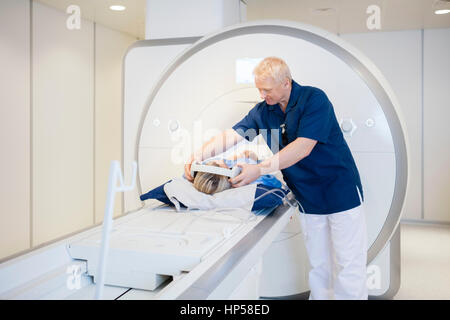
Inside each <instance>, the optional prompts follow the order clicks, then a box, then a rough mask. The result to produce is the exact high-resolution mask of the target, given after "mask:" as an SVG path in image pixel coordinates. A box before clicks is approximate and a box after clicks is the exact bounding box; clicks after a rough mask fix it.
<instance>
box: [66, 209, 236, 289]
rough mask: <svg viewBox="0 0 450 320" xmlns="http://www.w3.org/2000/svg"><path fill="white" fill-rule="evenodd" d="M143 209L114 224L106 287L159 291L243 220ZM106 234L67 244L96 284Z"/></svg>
mask: <svg viewBox="0 0 450 320" xmlns="http://www.w3.org/2000/svg"><path fill="white" fill-rule="evenodd" d="M143 211H144V212H143V213H141V214H139V213H137V214H136V215H137V216H136V217H135V218H133V219H129V220H127V221H125V222H122V223H120V224H117V225H114V226H113V228H112V231H111V235H110V243H109V251H108V256H107V265H106V274H105V284H108V285H114V286H121V287H127V288H135V289H144V290H154V289H156V288H157V287H158V286H159V285H160V284H161V283H163V282H164V281H166V280H167V279H168V278H169V277H170V276H176V275H179V274H180V273H181V272H183V271H191V270H192V269H193V268H194V267H195V266H196V265H198V264H199V263H200V262H201V261H202V258H203V257H205V255H207V254H208V253H209V252H211V251H213V250H214V248H215V247H217V246H218V245H219V244H220V243H221V242H222V241H223V240H225V239H226V238H228V237H229V236H230V235H232V234H234V233H235V232H236V230H237V229H238V227H239V226H240V225H242V219H239V218H236V217H235V216H231V215H223V214H219V213H215V212H210V211H193V212H178V213H177V212H174V211H169V210H168V209H167V208H166V209H159V210H155V209H154V210H150V209H143ZM101 236H102V234H101V230H99V231H98V232H96V233H94V234H91V235H90V236H88V237H86V238H84V239H81V240H79V241H76V242H73V243H70V244H69V245H67V249H68V251H69V254H70V255H71V257H72V258H74V259H79V260H85V261H87V274H88V275H90V276H93V277H94V282H96V278H97V269H98V264H99V257H100V248H101Z"/></svg>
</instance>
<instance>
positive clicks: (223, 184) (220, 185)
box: [194, 161, 231, 194]
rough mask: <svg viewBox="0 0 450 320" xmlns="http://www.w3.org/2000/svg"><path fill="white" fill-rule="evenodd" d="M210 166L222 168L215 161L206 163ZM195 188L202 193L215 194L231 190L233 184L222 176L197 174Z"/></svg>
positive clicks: (206, 173)
mask: <svg viewBox="0 0 450 320" xmlns="http://www.w3.org/2000/svg"><path fill="white" fill-rule="evenodd" d="M206 164H207V165H210V166H216V167H220V166H219V165H218V164H217V163H215V162H214V161H211V162H208V163H206ZM194 187H195V189H197V190H198V191H200V192H203V193H207V194H213V193H216V192H221V191H224V190H226V189H229V188H231V183H230V182H228V177H226V176H222V175H220V174H214V173H209V172H197V173H196V174H195V178H194Z"/></svg>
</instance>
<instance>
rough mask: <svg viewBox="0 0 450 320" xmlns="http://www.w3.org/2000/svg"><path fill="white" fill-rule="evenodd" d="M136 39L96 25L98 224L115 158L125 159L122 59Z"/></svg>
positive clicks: (118, 202)
mask: <svg viewBox="0 0 450 320" xmlns="http://www.w3.org/2000/svg"><path fill="white" fill-rule="evenodd" d="M135 41H136V39H135V38H133V37H130V36H129V35H127V34H125V33H122V32H118V31H115V30H112V29H109V28H106V27H103V26H101V25H98V24H96V26H95V48H96V49H95V222H96V223H97V222H101V221H103V216H104V210H105V203H106V192H107V188H108V175H109V167H110V165H111V161H112V160H118V161H120V162H121V161H122V61H123V57H124V55H125V52H126V51H127V49H128V47H129V46H130V45H131V44H132V43H133V42H135ZM121 165H122V170H123V164H122V163H121ZM125 169H126V170H128V169H129V170H131V169H130V168H125ZM125 183H126V184H128V183H130V181H125ZM121 213H122V197H121V195H120V194H117V195H116V202H115V205H114V216H117V215H119V214H121Z"/></svg>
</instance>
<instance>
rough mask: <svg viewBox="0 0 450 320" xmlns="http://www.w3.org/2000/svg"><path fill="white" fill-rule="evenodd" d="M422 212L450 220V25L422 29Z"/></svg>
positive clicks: (433, 218) (439, 219)
mask: <svg viewBox="0 0 450 320" xmlns="http://www.w3.org/2000/svg"><path fill="white" fill-rule="evenodd" d="M423 50H424V115H423V118H424V215H425V219H427V220H431V221H444V222H449V221H450V127H449V119H450V29H430V30H425V32H424V49H423Z"/></svg>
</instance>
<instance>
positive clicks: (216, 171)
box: [191, 162, 241, 178]
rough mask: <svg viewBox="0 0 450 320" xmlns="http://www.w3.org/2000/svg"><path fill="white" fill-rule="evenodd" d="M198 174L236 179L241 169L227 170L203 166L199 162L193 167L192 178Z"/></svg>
mask: <svg viewBox="0 0 450 320" xmlns="http://www.w3.org/2000/svg"><path fill="white" fill-rule="evenodd" d="M196 172H208V173H213V174H218V175H221V176H226V177H230V178H234V177H236V176H238V175H239V174H240V173H241V168H239V167H238V166H234V167H233V168H232V169H227V168H222V167H216V166H210V165H206V164H201V163H198V162H193V163H192V165H191V177H194V175H195V173H196Z"/></svg>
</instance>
